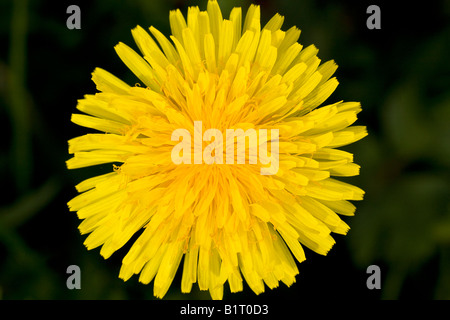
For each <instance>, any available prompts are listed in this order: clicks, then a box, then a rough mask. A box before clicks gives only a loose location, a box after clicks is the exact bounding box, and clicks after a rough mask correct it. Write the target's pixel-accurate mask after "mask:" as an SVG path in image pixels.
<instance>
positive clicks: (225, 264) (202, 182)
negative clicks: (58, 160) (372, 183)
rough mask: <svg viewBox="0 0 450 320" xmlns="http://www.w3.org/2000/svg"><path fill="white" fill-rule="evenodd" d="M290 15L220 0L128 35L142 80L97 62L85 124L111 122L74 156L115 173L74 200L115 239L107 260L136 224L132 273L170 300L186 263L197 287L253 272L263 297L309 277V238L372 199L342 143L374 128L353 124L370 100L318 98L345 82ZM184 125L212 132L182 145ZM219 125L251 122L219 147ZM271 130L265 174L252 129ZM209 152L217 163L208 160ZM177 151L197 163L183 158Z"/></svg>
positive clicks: (100, 233) (86, 222) (185, 280)
mask: <svg viewBox="0 0 450 320" xmlns="http://www.w3.org/2000/svg"><path fill="white" fill-rule="evenodd" d="M283 20H284V18H283V17H282V16H281V15H279V14H276V15H275V16H274V17H273V18H272V19H270V20H269V22H268V23H267V24H266V25H265V26H261V21H260V8H259V6H256V5H252V6H250V8H249V9H248V12H247V14H246V15H245V17H243V15H242V11H241V8H234V9H233V10H232V11H231V13H230V16H229V18H228V19H224V18H223V16H222V13H221V10H220V8H219V5H218V3H217V1H215V0H210V1H209V2H208V5H207V10H206V11H200V10H199V8H198V7H190V8H189V9H188V12H187V19H185V18H184V17H183V15H182V13H181V12H180V11H179V10H176V11H171V12H170V26H171V31H172V35H171V36H170V40H169V39H168V38H166V37H165V36H164V35H163V34H162V33H161V32H160V31H158V30H157V29H155V28H154V27H150V28H149V31H150V32H147V31H145V30H144V29H143V28H141V27H139V26H138V27H136V28H135V29H133V30H132V35H133V38H134V40H135V41H136V44H137V47H138V48H139V50H140V52H141V54H142V55H140V54H138V53H137V52H136V51H134V50H133V49H131V48H130V47H128V46H127V45H125V44H123V43H119V44H118V45H117V46H116V47H115V50H116V52H117V54H118V55H119V57H120V59H121V60H122V61H123V62H124V63H125V65H126V66H127V67H128V68H129V69H130V70H131V71H132V72H133V73H134V74H135V75H136V76H137V78H139V80H140V81H141V85H135V86H129V85H128V84H126V83H125V82H123V81H121V80H120V79H118V78H117V77H115V76H114V75H112V74H111V73H109V72H107V71H105V70H103V69H100V68H97V69H95V70H94V72H93V74H92V79H93V81H94V82H95V84H96V85H97V89H98V90H99V92H98V93H96V94H94V95H86V96H85V97H84V99H81V100H79V101H78V105H77V109H78V110H80V111H81V112H83V113H84V114H73V115H72V121H73V122H74V123H76V124H78V125H80V126H84V127H87V128H91V129H95V130H97V131H100V133H98V132H97V133H89V134H86V135H83V136H80V137H76V138H74V139H71V140H70V141H69V153H70V154H73V157H72V158H71V159H69V160H68V161H67V167H68V168H69V169H75V168H82V167H88V166H94V165H100V164H110V165H111V171H110V172H109V173H106V174H102V175H99V176H95V177H92V178H89V179H87V180H85V181H83V182H81V183H79V184H78V185H77V186H76V189H77V190H78V192H80V194H79V195H78V196H76V197H75V198H74V199H72V200H71V201H70V202H69V203H68V206H69V208H70V210H71V211H76V212H77V215H78V217H79V219H82V222H81V224H80V226H79V230H80V232H81V233H82V234H89V236H87V238H86V240H85V242H84V244H85V245H86V247H87V248H88V249H93V248H96V247H101V250H100V254H101V255H102V256H103V257H104V258H108V257H110V256H111V255H112V254H113V253H114V252H115V251H117V250H118V249H119V248H121V247H123V246H124V245H125V244H126V243H127V242H129V240H130V239H131V238H132V237H133V236H134V235H136V236H135V237H134V239H135V241H134V243H132V244H131V246H130V250H129V251H128V253H127V254H126V255H125V257H124V258H123V262H122V267H121V270H120V273H119V277H120V278H122V279H123V280H127V279H129V278H130V277H131V276H132V275H133V274H138V275H139V281H140V282H142V283H144V284H147V283H150V282H151V281H153V287H154V295H155V296H156V297H159V298H162V297H163V296H164V295H165V294H166V292H167V290H168V289H169V287H170V285H171V283H172V281H173V279H174V276H175V274H176V272H177V270H178V269H179V268H180V267H181V268H182V280H181V290H182V292H184V293H188V292H190V291H191V288H192V285H193V284H194V283H198V286H199V288H200V290H209V292H210V294H211V296H212V298H213V299H221V298H222V297H223V290H224V289H223V288H224V285H225V283H227V282H228V285H229V289H230V291H231V292H238V291H242V290H243V282H244V281H246V283H247V284H248V286H249V287H250V288H251V289H252V290H253V291H254V292H255V293H256V294H260V293H262V292H263V291H264V290H265V286H267V287H268V288H270V289H273V288H275V287H277V286H278V285H279V282H280V281H281V282H283V283H284V284H286V285H287V286H290V285H292V284H293V283H294V282H295V277H296V275H297V274H298V273H299V271H298V268H297V265H298V264H297V262H296V260H297V261H298V262H302V261H304V260H305V253H304V250H303V247H304V246H305V247H307V248H309V249H310V250H312V251H315V252H316V253H318V254H321V255H326V254H327V253H328V251H329V250H330V249H331V247H332V246H333V244H334V243H335V241H334V240H333V238H332V236H331V233H338V234H346V233H347V231H348V230H349V227H348V225H347V224H346V223H345V222H343V221H342V220H341V218H340V217H339V215H353V214H354V211H355V206H354V205H353V204H352V203H351V202H350V201H349V200H362V198H363V194H364V192H363V191H362V190H361V189H359V188H357V187H355V186H352V185H350V184H347V183H345V182H342V181H340V180H338V179H339V178H338V179H336V177H346V176H354V175H358V174H359V166H358V165H357V164H355V163H353V155H352V154H351V153H348V152H345V151H342V150H339V149H337V148H338V147H341V146H344V145H348V144H350V143H353V142H355V141H357V140H359V139H361V138H363V137H364V136H366V134H367V132H366V129H365V127H363V126H351V125H352V124H353V123H354V122H355V121H356V119H357V117H356V115H357V113H358V112H360V111H361V106H360V104H359V103H357V102H342V101H340V102H336V103H333V104H329V105H326V106H322V107H320V108H318V107H319V106H320V105H321V104H322V103H323V102H324V101H325V100H326V99H327V98H328V97H329V96H330V95H331V93H332V92H333V91H334V90H335V88H336V86H337V85H338V81H337V80H336V78H334V77H332V75H333V74H334V72H335V70H336V69H337V65H336V64H335V62H334V61H328V62H325V63H322V64H321V60H320V59H319V58H318V57H317V53H318V50H317V48H316V47H315V46H314V45H311V46H308V47H306V48H303V47H302V45H301V44H299V43H298V42H297V41H298V38H299V36H300V30H299V29H297V28H296V27H292V28H290V29H288V30H287V31H283V30H281V27H282V24H283ZM198 124H200V125H201V127H200V129H198V126H197V127H196V125H198ZM180 128H183V129H184V130H185V131H183V132H188V133H189V134H191V135H192V136H195V135H196V134H197V135H198V134H200V138H201V140H200V142H198V140H197V141H194V143H191V142H190V141H185V139H186V137H184V138H183V143H184V142H186V143H187V144H186V145H185V146H187V147H186V148H190V149H189V150H191V151H192V152H190V153H188V152H187V149H186V148H185V149H182V152H181V153H177V152H174V150H178V149H176V147H177V146H179V144H180V143H181V142H180V141H181V138H180V139H179V140H177V139H174V136H173V133H174V132H175V131H176V130H177V129H180ZM211 128H215V129H217V130H220V131H221V132H224V133H225V132H226V130H229V129H233V130H235V132H238V133H237V134H236V135H235V136H234V137H232V138H233V139H229V137H227V138H226V139H225V140H226V141H220V139H218V136H215V140H214V143H212V144H211V145H213V147H211V148H209V149H208V139H207V138H208V137H205V136H201V134H202V132H205V133H206V130H208V129H211ZM239 129H241V131H238V130H239ZM251 129H253V130H255V131H249V130H251ZM262 129H264V130H267V132H272V131H270V130H277V133H278V134H277V135H275V134H268V133H267V136H266V140H265V141H264V140H263V135H262V134H261V133H259V135H258V136H257V139H258V140H257V141H258V144H257V148H260V149H261V147H262V145H263V143H265V146H266V147H267V148H266V150H271V151H269V152H267V154H268V157H270V158H271V159H275V157H274V156H275V153H277V157H276V162H277V163H276V165H277V168H276V170H273V171H272V174H262V169H264V168H266V169H267V167H268V165H267V162H263V161H262V158H261V159H259V160H257V161H253V162H251V161H250V159H251V158H252V157H253V156H255V154H254V152H253V151H255V150H253V151H252V150H251V149H252V148H251V147H250V145H251V143H250V142H248V141H250V140H251V138H252V136H251V134H247V133H248V132H250V133H251V132H256V130H262ZM199 130H200V133H199V132H197V131H199ZM239 132H240V133H239ZM258 132H262V131H258ZM205 135H206V134H205ZM235 138H236V139H235ZM239 138H244V140H242V141H247V140H248V141H247V142H248V143H244V144H243V146H244V147H245V149H244V152H245V154H244V158H241V159H240V160H241V161H238V158H237V154H238V153H237V152H236V157H235V155H234V154H233V157H232V158H231V157H230V158H231V163H229V162H225V161H221V159H222V160H223V159H224V157H222V156H223V155H224V154H225V151H229V150H230V149H229V148H234V147H235V141H238V140H239ZM194 140H195V139H194ZM212 140H213V138H212V137H211V136H210V137H209V141H212ZM230 141H231V142H230ZM188 142H189V143H188ZM225 143H227V147H226V148H225V147H224V146H225ZM237 144H238V142H236V145H237ZM275 144H276V145H277V148H278V150H276V149H274V148H273V147H275ZM211 145H210V146H211ZM214 146H215V147H214ZM230 146H231V147H230ZM247 146H248V147H247ZM269 146H272V149H271V148H269ZM219 147H220V148H219ZM207 150H209V152H211V154H210V155H211V156H212V157H213V158H212V159H213V160H214V161H212V162H211V161H210V162H209V163H206V162H205V161H201V162H200V163H199V162H198V161H195V159H198V158H197V157H200V160H202V155H205V154H207ZM220 150H222V151H220ZM178 151H180V150H178ZM241 151H242V150H241ZM199 152H200V153H199ZM174 153H175V154H176V155H181V154H182V157H183V159H184V161H183V162H181V163H180V162H178V163H176V162H175V161H174V160H173V154H174ZM222 153H223V154H222ZM241 155H242V153H241ZM227 156H228V153H227ZM252 159H253V160H254V158H252ZM233 160H236V161H233ZM242 160H243V161H242ZM338 214H339V215H338ZM180 265H181V266H180Z"/></svg>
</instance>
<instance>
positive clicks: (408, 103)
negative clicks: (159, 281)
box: [0, 0, 450, 301]
mask: <svg viewBox="0 0 450 320" xmlns="http://www.w3.org/2000/svg"><path fill="white" fill-rule="evenodd" d="M392 2H394V1H391V3H388V2H387V1H386V2H383V1H373V2H368V1H358V2H356V1H323V0H322V1H317V0H298V1H288V0H280V1H275V0H265V1H256V2H255V3H258V4H261V6H262V8H261V9H262V20H263V24H264V23H265V22H267V21H268V20H269V18H270V17H271V16H272V15H274V14H275V13H276V12H279V13H280V14H281V15H284V16H285V23H284V26H283V30H287V29H288V28H290V27H291V26H293V25H296V26H297V27H299V28H300V29H301V30H302V34H301V36H300V40H299V42H300V43H301V44H303V45H304V46H307V45H310V44H315V45H316V46H317V47H318V48H319V50H320V51H319V58H321V59H322V61H327V60H330V59H334V60H335V61H336V62H337V64H338V65H339V68H338V71H337V73H336V76H337V78H338V80H339V82H340V85H339V87H338V89H337V90H336V91H335V93H334V94H333V95H332V96H331V97H330V98H329V99H328V101H327V102H335V101H339V100H346V101H361V103H362V106H363V112H362V113H361V114H360V115H359V120H358V122H357V124H359V125H366V126H367V127H368V131H369V136H368V137H366V138H365V139H363V140H362V141H360V142H357V143H355V144H354V145H351V146H348V147H345V148H344V149H345V150H348V151H351V152H353V153H354V154H355V162H356V163H358V164H360V165H361V166H362V169H361V175H360V176H358V177H352V178H346V179H345V181H347V182H350V183H352V184H355V185H357V186H359V187H361V188H363V189H364V190H365V191H366V196H365V200H364V201H362V202H358V203H356V205H357V212H356V216H355V217H344V218H343V219H344V220H345V221H346V222H347V223H348V224H349V225H350V227H351V230H350V232H349V233H348V235H347V236H340V235H335V236H334V238H335V239H336V242H337V243H336V245H335V246H334V248H333V249H332V250H331V252H330V253H329V255H328V256H327V257H322V256H319V255H317V254H315V253H313V252H311V251H309V250H308V249H305V250H306V255H307V260H306V261H305V262H303V263H301V264H299V270H300V275H299V276H298V277H297V282H296V284H294V285H293V286H292V287H291V288H287V287H286V286H284V285H283V284H281V285H280V288H278V289H276V290H270V289H267V290H266V293H264V294H262V295H260V296H255V294H254V293H253V292H252V291H251V290H250V289H249V288H248V287H245V289H244V291H243V292H242V293H238V294H230V293H229V289H228V286H225V295H224V298H225V299H244V298H245V299H260V298H263V299H264V298H266V299H298V298H304V299H311V300H321V301H322V300H325V301H327V300H330V299H345V300H347V299H353V300H354V299H364V300H371V299H377V300H378V299H450V210H449V209H450V204H449V198H450V197H449V184H450V183H449V181H450V179H449V178H450V177H449V164H450V163H449V162H450V160H449V159H450V129H449V120H450V91H449V90H448V87H449V85H450V63H449V54H450V50H449V49H450V48H449V46H450V24H449V21H450V20H449V18H450V2H449V1H427V2H426V3H423V2H421V3H420V4H418V3H414V2H410V1H400V2H399V1H396V4H395V5H394V4H392ZM219 3H220V5H221V7H222V12H223V14H224V17H228V14H229V12H230V10H231V8H232V7H234V6H242V7H243V8H244V11H243V12H244V13H245V12H246V9H247V8H248V6H249V2H248V1H243V0H241V1H232V0H227V1H225V0H219ZM71 4H77V5H79V6H80V8H81V30H69V29H67V27H66V20H67V18H68V17H69V15H68V14H66V9H67V7H68V6H69V5H71ZM370 4H377V5H379V6H380V8H381V30H368V29H367V27H366V19H367V18H368V16H369V15H368V14H367V13H366V9H367V7H368V6H369V5H370ZM191 5H198V6H199V7H200V9H202V10H205V9H206V1H182V0H178V1H176V0H165V1H162V0H160V1H155V0H152V1H146V0H133V1H132V0H129V1H119V0H96V1H70V2H69V1H44V0H28V1H27V0H14V1H12V0H9V1H8V0H7V1H1V2H0V43H1V47H0V48H1V50H0V117H1V119H2V125H1V126H0V134H1V137H2V139H1V140H0V150H1V151H0V152H1V153H0V181H1V193H0V299H153V288H152V286H153V285H152V283H151V284H150V285H147V286H146V285H142V284H140V283H138V281H137V278H138V277H136V276H134V277H132V278H131V279H130V280H129V281H127V282H125V283H124V282H123V281H122V280H120V279H119V278H118V273H119V269H120V264H121V260H122V258H123V256H124V255H125V253H126V251H127V250H128V248H129V246H125V247H124V248H123V249H121V250H120V251H118V252H116V253H115V254H113V256H112V257H111V258H110V259H108V260H106V261H105V260H103V258H102V257H101V256H100V254H99V249H94V250H92V251H87V250H86V248H85V247H84V246H83V244H82V243H83V241H84V239H85V236H81V235H80V234H79V232H78V230H77V226H78V224H79V222H80V221H79V220H78V219H77V217H76V214H75V213H71V212H69V211H68V208H67V205H66V203H67V201H69V200H70V199H71V198H73V197H74V196H75V195H76V194H77V193H76V191H75V188H74V185H75V184H77V183H78V182H80V181H82V180H83V179H85V178H87V177H90V176H92V175H94V174H98V173H99V170H100V171H101V170H103V171H105V172H106V171H109V170H111V168H110V166H101V168H88V169H79V170H71V171H69V170H67V169H66V167H65V161H66V160H67V159H69V157H70V156H69V155H68V153H67V140H68V139H70V138H72V137H75V136H79V135H82V134H84V133H85V132H86V131H85V130H84V129H83V128H81V127H78V126H76V125H74V124H72V123H71V122H70V115H71V113H72V112H75V106H76V103H77V99H80V98H82V97H83V95H84V94H87V93H91V94H92V93H95V92H96V89H95V85H94V84H93V83H92V81H91V72H92V71H93V70H94V68H95V67H102V68H104V69H106V70H108V71H110V72H112V73H113V74H115V75H117V76H118V77H119V78H121V79H124V80H125V81H126V82H128V83H129V84H134V83H136V82H137V79H136V78H135V77H134V76H133V75H132V73H131V71H129V70H128V69H127V68H126V67H125V65H124V64H123V63H122V62H121V61H120V59H119V58H118V57H117V56H116V54H115V52H114V49H113V47H114V45H115V44H117V43H118V42H119V41H122V42H125V43H126V44H128V45H130V46H131V47H133V48H136V46H135V44H134V42H133V39H132V37H131V32H130V31H131V29H132V28H134V27H135V26H136V25H138V24H139V25H141V26H142V27H144V28H147V27H149V26H150V25H153V26H155V27H156V28H157V29H159V30H160V31H162V32H163V33H164V34H166V35H169V23H168V22H169V10H171V9H175V8H180V9H181V10H182V12H183V14H184V15H186V12H187V7H188V6H191ZM72 264H76V265H78V266H80V268H81V290H68V289H67V287H66V279H67V277H68V275H67V274H66V269H67V267H68V266H69V265H72ZM372 264H376V265H378V266H380V268H381V275H382V283H381V289H380V290H369V289H367V287H366V280H367V277H368V274H366V269H367V267H368V266H369V265H372ZM180 270H181V268H180ZM180 281H181V275H180V272H179V273H178V274H177V277H176V278H175V280H174V282H173V284H172V286H171V289H170V290H169V292H168V294H167V295H166V297H165V298H166V299H197V298H200V299H209V294H208V293H207V292H200V291H199V290H198V287H197V284H194V287H193V291H192V293H191V294H189V295H183V294H181V293H180Z"/></svg>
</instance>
